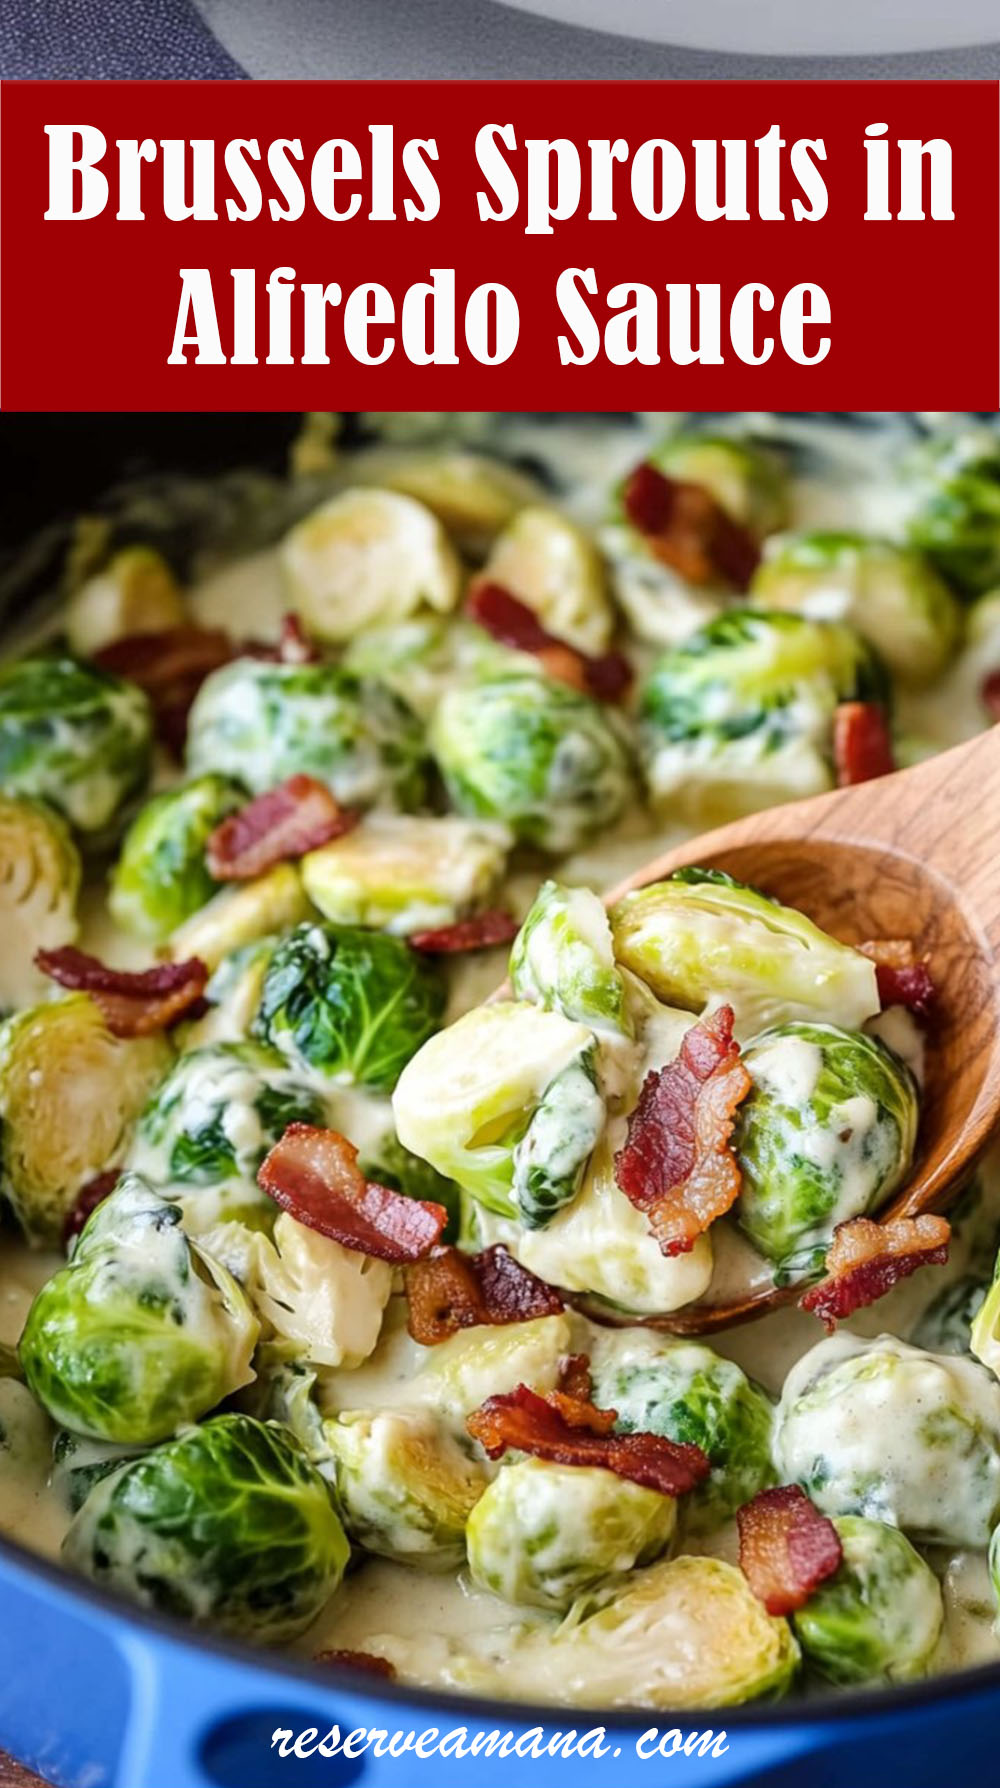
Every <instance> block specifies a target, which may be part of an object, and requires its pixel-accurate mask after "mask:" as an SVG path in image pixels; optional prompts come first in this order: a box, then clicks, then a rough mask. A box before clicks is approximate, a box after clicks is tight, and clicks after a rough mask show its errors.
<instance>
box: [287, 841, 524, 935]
mask: <svg viewBox="0 0 1000 1788" xmlns="http://www.w3.org/2000/svg"><path fill="white" fill-rule="evenodd" d="M510 842H511V841H510V834H509V833H508V832H507V830H506V828H505V827H503V826H498V825H494V824H491V823H490V822H489V821H485V820H463V819H457V818H454V817H453V816H448V817H445V818H436V817H434V818H430V817H428V818H413V817H411V816H409V815H406V814H397V813H370V814H368V815H367V817H366V818H365V819H363V820H362V822H361V824H360V825H359V826H356V827H355V829H354V830H353V831H352V832H347V833H345V834H344V836H343V837H342V838H337V839H334V841H333V843H332V844H326V845H323V847H322V848H321V849H320V850H317V851H310V853H309V855H308V856H306V857H304V858H303V859H302V881H303V885H304V887H305V891H306V893H307V894H308V896H309V898H310V900H311V901H312V903H313V905H314V906H316V907H318V908H319V910H320V912H321V913H322V914H323V915H324V917H325V918H327V919H333V920H334V921H335V922H336V923H337V924H339V925H373V926H376V927H378V928H379V929H381V930H384V931H391V932H393V933H394V934H395V935H396V936H399V937H406V936H408V935H409V933H410V932H412V931H422V930H433V929H434V927H435V926H438V925H450V924H451V923H452V922H453V920H455V919H458V918H461V917H463V916H464V914H466V913H468V912H471V911H472V910H473V908H475V907H477V906H480V905H482V904H483V902H484V901H486V900H487V899H488V898H489V896H490V894H491V893H492V892H493V889H494V888H495V887H496V885H497V883H498V882H499V880H500V877H501V876H502V874H503V871H504V865H505V862H506V858H507V851H508V849H509V847H510Z"/></svg>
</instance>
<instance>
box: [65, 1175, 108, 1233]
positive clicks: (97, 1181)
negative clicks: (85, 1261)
mask: <svg viewBox="0 0 1000 1788" xmlns="http://www.w3.org/2000/svg"><path fill="white" fill-rule="evenodd" d="M120 1175H121V1168H120V1167H109V1168H107V1170H106V1171H105V1172H104V1173H95V1175H94V1177H93V1179H92V1180H88V1181H87V1183H86V1185H85V1186H81V1187H80V1190H79V1192H78V1193H77V1195H76V1203H75V1204H74V1206H73V1208H72V1210H71V1211H69V1212H68V1213H67V1216H66V1221H65V1223H64V1224H63V1242H64V1243H65V1244H66V1245H67V1246H68V1245H69V1243H70V1242H71V1241H72V1239H73V1237H74V1236H75V1235H79V1233H80V1231H81V1229H82V1228H83V1226H84V1224H85V1223H86V1221H87V1218H88V1217H89V1216H90V1213H91V1211H96V1209H97V1207H98V1205H99V1204H103V1202H104V1200H105V1199H106V1198H107V1196H108V1193H109V1192H113V1191H114V1189H115V1187H116V1186H117V1184H118V1180H119V1177H120Z"/></svg>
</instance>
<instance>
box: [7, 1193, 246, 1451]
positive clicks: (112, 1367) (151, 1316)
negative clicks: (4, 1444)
mask: <svg viewBox="0 0 1000 1788" xmlns="http://www.w3.org/2000/svg"><path fill="white" fill-rule="evenodd" d="M257 1335H258V1324H257V1322H256V1320H255V1318H254V1316H253V1313H252V1311H251V1309H250V1306H249V1304H248V1303H247V1300H246V1298H245V1296H244V1295H243V1293H242V1291H241V1290H240V1288H239V1286H238V1285H237V1283H236V1281H235V1280H234V1279H233V1278H232V1276H231V1275H230V1274H229V1273H228V1272H226V1270H225V1269H224V1268H223V1267H221V1266H220V1265H219V1264H218V1262H217V1261H215V1260H213V1259H212V1258H211V1256H210V1255H208V1254H206V1253H205V1252H204V1251H203V1250H202V1249H201V1248H199V1247H197V1246H196V1244H195V1243H193V1242H191V1241H189V1240H188V1238H187V1236H186V1235H185V1233H184V1230H183V1229H182V1227H181V1214H180V1211H179V1210H178V1209H177V1207H176V1205H173V1204H169V1203H168V1202H167V1201H166V1199H163V1198H161V1197H160V1195H159V1193H158V1192H154V1191H153V1190H152V1188H151V1187H150V1186H147V1185H145V1183H144V1182H143V1181H142V1180H141V1179H140V1178H139V1176H138V1175H137V1174H132V1173H127V1174H125V1175H123V1177H122V1179H121V1181H120V1182H119V1184H118V1187H117V1188H116V1190H115V1191H114V1192H112V1193H111V1194H110V1195H109V1197H107V1198H105V1199H104V1200H103V1202H102V1203H101V1204H99V1205H98V1206H97V1208H96V1210H95V1211H94V1212H93V1214H92V1215H91V1217H90V1218H89V1219H88V1221H87V1223H86V1224H85V1225H84V1228H83V1231H82V1233H81V1235H80V1238H79V1240H78V1242H77V1245H76V1248H75V1249H74V1252H73V1258H72V1260H71V1261H70V1262H69V1264H68V1266H64V1267H62V1268H60V1270H59V1272H57V1273H56V1274H54V1276H53V1277H52V1278H51V1279H49V1280H48V1281H47V1282H46V1284H45V1285H43V1286H42V1289H41V1290H40V1291H39V1293H38V1295H37V1297H36V1298H35V1300H34V1302H33V1304H32V1306H31V1309H30V1310H29V1312H28V1318H27V1321H26V1323H25V1325H24V1333H23V1334H22V1336H21V1341H20V1346H19V1350H18V1351H19V1354H20V1359H21V1365H22V1366H23V1368H24V1375H25V1378H26V1379H27V1381H28V1384H29V1386H30V1388H31V1390H32V1391H33V1392H34V1394H35V1396H36V1397H37V1398H38V1401H39V1403H41V1404H42V1406H43V1408H45V1409H47V1410H48V1412H49V1414H50V1415H51V1417H52V1419H53V1421H56V1422H59V1423H60V1424H61V1425H62V1426H63V1427H64V1428H70V1429H71V1430H72V1431H73V1433H75V1434H83V1435H89V1436H90V1437H92V1438H93V1439H95V1440H110V1441H116V1442H120V1443H122V1444H123V1445H126V1446H129V1445H134V1446H149V1445H151V1444H152V1443H153V1442H154V1441H157V1440H163V1439H164V1438H165V1437H166V1436H167V1435H168V1434H172V1433H173V1432H174V1430H175V1429H176V1428H178V1427H179V1426H180V1425H181V1423H182V1422H190V1421H195V1420H196V1419H197V1418H198V1416H202V1415H204V1414H205V1413H206V1411H207V1410H210V1409H214V1408H215V1406H216V1404H218V1403H221V1402H222V1399H223V1398H224V1397H228V1396H230V1395H231V1393H232V1392H233V1391H236V1390H238V1389H239V1387H240V1385H244V1384H249V1383H250V1381H251V1379H252V1378H253V1372H252V1370H251V1367H250V1358H251V1355H252V1353H253V1350H254V1346H255V1344H256V1341H257Z"/></svg>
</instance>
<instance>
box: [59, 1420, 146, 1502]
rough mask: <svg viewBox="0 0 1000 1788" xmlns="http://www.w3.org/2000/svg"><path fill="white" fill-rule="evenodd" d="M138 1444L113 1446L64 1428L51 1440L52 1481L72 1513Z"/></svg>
mask: <svg viewBox="0 0 1000 1788" xmlns="http://www.w3.org/2000/svg"><path fill="white" fill-rule="evenodd" d="M135 1456H136V1449H135V1447H119V1446H112V1445H110V1444H109V1442H108V1441H106V1440H85V1439H84V1438H83V1436H82V1435H80V1434H71V1433H70V1432H69V1430H68V1429H67V1428H61V1429H60V1430H59V1433H58V1434H57V1435H56V1437H55V1440H54V1441H53V1443H52V1471H51V1473H50V1475H49V1483H50V1485H51V1487H52V1489H53V1490H54V1491H55V1492H56V1494H57V1495H58V1496H59V1497H60V1498H61V1499H62V1501H63V1502H64V1503H65V1505H66V1507H67V1508H68V1509H69V1512H70V1514H71V1515H75V1514H76V1511H77V1509H79V1508H82V1507H83V1504H84V1503H85V1502H86V1500H87V1497H88V1496H89V1495H90V1492H91V1491H92V1489H93V1488H94V1485H95V1484H99V1483H100V1481H101V1479H102V1478H106V1477H108V1476H109V1474H110V1473H111V1472H113V1471H117V1469H118V1467H119V1465H121V1464H122V1462H123V1460H125V1459H134V1458H135Z"/></svg>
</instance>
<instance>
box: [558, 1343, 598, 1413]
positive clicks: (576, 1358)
mask: <svg viewBox="0 0 1000 1788" xmlns="http://www.w3.org/2000/svg"><path fill="white" fill-rule="evenodd" d="M591 1388H592V1387H591V1381H590V1359H589V1357H588V1355H587V1354H585V1353H568V1354H566V1356H565V1357H564V1358H563V1359H561V1360H560V1361H559V1379H558V1382H557V1384H556V1390H557V1391H559V1392H561V1394H562V1395H563V1396H564V1397H575V1398H576V1400H577V1402H578V1403H589V1402H590V1401H591V1395H590V1393H591Z"/></svg>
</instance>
